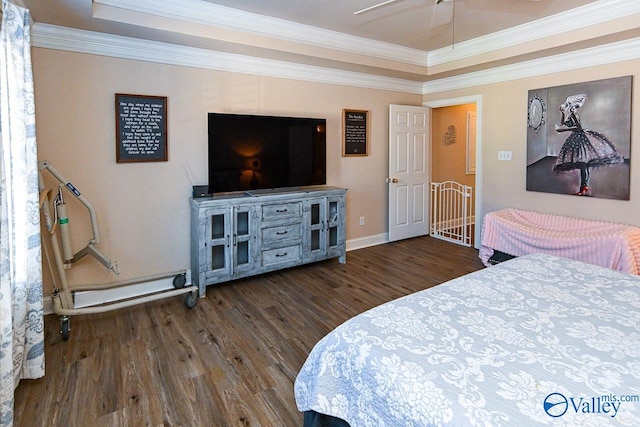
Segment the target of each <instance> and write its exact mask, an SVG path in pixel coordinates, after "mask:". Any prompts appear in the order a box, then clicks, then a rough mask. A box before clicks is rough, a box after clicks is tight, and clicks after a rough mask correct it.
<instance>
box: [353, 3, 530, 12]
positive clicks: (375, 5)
mask: <svg viewBox="0 0 640 427" xmlns="http://www.w3.org/2000/svg"><path fill="white" fill-rule="evenodd" d="M396 1H398V0H385V1H383V2H381V3H378V4H374V5H373V6H369V7H365V8H364V9H360V10H358V11H356V12H354V13H353V14H354V15H360V14H361V13H365V12H369V11H370V10H373V9H377V8H379V7H382V6H386V5H388V4H390V3H395V2H396ZM434 1H435V4H436V5H438V4H440V3H454V0H434ZM529 1H540V0H529Z"/></svg>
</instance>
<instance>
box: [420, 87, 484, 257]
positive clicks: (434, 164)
mask: <svg viewBox="0 0 640 427" xmlns="http://www.w3.org/2000/svg"><path fill="white" fill-rule="evenodd" d="M424 105H425V106H427V107H430V108H431V109H432V110H431V118H432V120H431V156H430V158H431V182H433V183H444V182H449V181H454V182H458V183H459V184H460V185H462V186H464V187H470V188H472V189H473V191H472V200H474V202H473V207H472V208H471V210H472V211H473V213H472V214H473V217H472V218H471V221H470V222H471V223H472V224H478V220H480V221H481V219H482V212H481V206H482V204H481V202H482V192H481V191H480V189H481V188H482V161H481V152H482V150H481V147H482V140H481V134H482V133H481V127H482V126H481V125H482V120H481V118H482V97H481V96H470V97H462V98H453V99H445V100H440V101H433V102H426V103H424ZM480 228H481V227H480V226H473V228H472V229H470V230H469V235H470V236H471V237H472V239H471V245H472V246H474V247H476V248H478V247H479V245H480V231H481V230H480Z"/></svg>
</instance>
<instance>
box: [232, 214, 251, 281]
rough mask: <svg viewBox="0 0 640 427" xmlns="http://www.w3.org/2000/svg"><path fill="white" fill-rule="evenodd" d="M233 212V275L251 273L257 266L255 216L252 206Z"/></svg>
mask: <svg viewBox="0 0 640 427" xmlns="http://www.w3.org/2000/svg"><path fill="white" fill-rule="evenodd" d="M230 209H231V210H232V212H233V233H232V236H231V244H232V246H231V258H232V260H233V270H232V274H238V273H243V272H246V271H251V270H253V268H254V265H255V258H256V257H255V247H254V246H255V245H254V241H253V239H254V238H255V235H256V231H255V230H254V226H255V224H254V223H255V214H254V209H253V207H252V206H237V207H233V208H230Z"/></svg>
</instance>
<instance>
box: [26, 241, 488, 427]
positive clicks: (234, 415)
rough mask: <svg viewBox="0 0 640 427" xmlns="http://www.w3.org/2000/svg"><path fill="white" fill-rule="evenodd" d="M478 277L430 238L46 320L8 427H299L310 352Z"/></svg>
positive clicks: (473, 256) (472, 260)
mask: <svg viewBox="0 0 640 427" xmlns="http://www.w3.org/2000/svg"><path fill="white" fill-rule="evenodd" d="M480 268H482V264H481V262H480V260H479V259H478V252H477V251H476V250H474V249H472V248H465V247H462V246H457V245H454V244H451V243H447V242H444V241H441V240H437V239H433V238H430V237H420V238H415V239H409V240H404V241H401V242H394V243H388V244H384V245H379V246H374V247H370V248H365V249H360V250H355V251H351V252H349V253H348V254H347V263H346V264H344V265H343V264H339V263H338V261H337V260H335V259H334V260H329V261H325V262H321V263H317V264H311V265H306V266H302V267H298V268H293V269H288V270H283V271H279V272H275V273H270V274H266V275H262V276H257V277H253V278H249V279H243V280H239V281H235V282H232V283H228V284H224V285H220V286H210V287H209V288H208V289H207V296H206V297H205V298H202V299H200V300H199V301H198V304H197V305H196V306H195V307H194V308H193V309H191V310H189V309H187V308H185V307H184V305H183V303H182V298H170V299H165V300H161V301H156V302H152V303H147V304H143V305H138V306H135V307H130V308H126V309H122V310H118V311H113V312H110V313H103V314H95V315H85V316H76V317H73V318H72V319H71V334H70V337H69V340H68V341H66V342H63V341H62V340H61V337H60V333H59V322H58V317H57V316H54V315H51V316H47V318H46V322H45V323H46V332H45V334H46V336H45V340H46V345H45V356H46V375H45V377H44V378H42V379H38V380H23V381H22V382H21V383H20V385H19V386H18V388H17V389H16V393H15V400H16V403H15V424H14V425H16V426H69V427H72V426H82V427H86V426H92V427H98V426H220V427H224V426H265V427H266V426H274V427H283V426H292V427H293V426H301V425H302V414H300V413H299V412H298V410H297V408H296V405H295V401H294V397H293V382H294V381H295V378H296V375H297V373H298V371H299V369H300V367H301V366H302V364H303V363H304V361H305V359H306V356H307V354H308V353H309V351H310V350H311V348H312V347H313V345H314V344H315V343H316V342H317V341H319V340H320V339H321V338H322V337H323V336H324V335H326V334H327V333H328V332H329V331H330V330H332V329H333V328H335V327H336V326H338V325H339V324H341V323H342V322H344V321H345V320H347V319H349V318H350V317H352V316H354V315H356V314H358V313H361V312H363V311H365V310H367V309H369V308H371V307H374V306H376V305H379V304H382V303H384V302H386V301H389V300H392V299H395V298H398V297H400V296H403V295H407V294H409V293H412V292H416V291H418V290H421V289H425V288H428V287H431V286H433V285H436V284H439V283H442V282H444V281H447V280H449V279H452V278H454V277H458V276H461V275H463V274H466V273H469V272H472V271H475V270H478V269H480Z"/></svg>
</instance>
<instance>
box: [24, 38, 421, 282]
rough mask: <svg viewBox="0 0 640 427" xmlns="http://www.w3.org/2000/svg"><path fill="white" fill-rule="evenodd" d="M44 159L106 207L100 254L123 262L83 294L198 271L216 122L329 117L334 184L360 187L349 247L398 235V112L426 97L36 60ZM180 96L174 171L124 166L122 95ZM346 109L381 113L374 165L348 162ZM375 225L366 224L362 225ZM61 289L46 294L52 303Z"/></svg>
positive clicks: (101, 211)
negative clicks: (394, 229) (391, 109)
mask: <svg viewBox="0 0 640 427" xmlns="http://www.w3.org/2000/svg"><path fill="white" fill-rule="evenodd" d="M33 66H34V80H35V94H36V126H37V138H38V157H39V159H40V160H44V159H46V160H49V161H50V162H51V164H52V165H53V166H54V167H55V168H56V169H57V170H58V171H59V172H60V173H61V174H62V175H63V176H65V177H66V178H67V179H68V180H69V181H71V182H72V183H73V184H74V185H75V186H76V187H78V189H79V190H80V191H81V192H82V193H83V195H84V196H85V197H86V198H87V199H88V200H89V201H90V202H91V203H92V204H93V205H94V207H95V209H96V212H97V215H98V220H99V224H100V231H101V238H102V239H101V243H100V245H99V248H100V249H101V250H102V251H103V252H104V253H105V254H106V255H107V256H108V257H110V258H111V259H115V260H117V261H118V264H119V269H120V271H121V275H120V276H119V277H114V276H113V275H111V274H108V273H107V272H106V271H105V269H104V268H103V267H102V266H101V265H100V264H98V263H97V262H95V261H94V260H90V259H87V260H82V261H81V262H79V263H77V264H76V265H75V266H74V268H73V269H72V270H71V271H70V272H69V278H70V281H71V283H73V284H80V283H91V284H93V283H102V282H108V281H113V280H122V279H127V278H134V277H141V276H146V275H150V274H155V273H162V272H170V271H175V270H179V269H186V268H189V203H188V198H189V197H190V195H191V182H190V180H189V178H188V174H187V172H186V170H185V169H186V168H188V169H189V171H190V173H191V175H192V176H193V178H194V180H195V181H196V183H198V184H206V181H207V112H214V111H215V112H234V113H255V114H274V115H295V116H312V117H326V118H327V163H328V165H327V166H328V170H327V181H328V182H327V183H328V184H329V185H335V186H343V187H346V188H348V190H349V191H348V196H347V240H349V241H357V239H361V238H366V237H369V236H376V235H381V234H384V233H386V231H387V199H388V198H387V184H386V183H385V178H386V175H387V163H388V151H387V150H388V149H387V135H388V106H389V104H392V103H395V104H410V105H419V104H420V102H421V98H422V97H421V96H419V95H411V94H403V93H394V92H388V91H378V90H369V89H359V88H350V87H345V86H337V85H327V84H318V83H307V82H302V81H294V80H283V79H275V78H267V77H259V76H250V75H242V74H233V73H225V72H216V71H211V70H201V69H195V68H185V67H177V66H168V65H161V64H152V63H146V62H137V61H131V60H123V59H114V58H108V57H102V56H96V55H87V54H78V53H70V52H63V51H56V50H50V49H41V48H36V49H34V50H33ZM115 93H128V94H142V95H157V96H166V97H168V129H169V131H168V140H169V161H168V162H152V163H129V164H117V163H116V160H115V106H114V94H115ZM343 108H351V109H361V110H369V111H370V118H371V124H370V126H371V127H370V138H371V139H370V155H369V156H367V157H348V158H344V157H342V156H341V150H342V142H341V130H340V129H341V113H342V109H343ZM67 201H68V204H69V208H70V211H71V212H70V215H69V216H70V221H71V224H72V230H73V235H72V239H73V244H74V250H78V249H80V248H81V247H82V246H84V245H85V244H86V243H87V240H88V239H89V237H90V233H89V231H88V229H87V225H88V220H87V218H86V215H85V211H83V210H82V209H81V207H80V206H79V204H78V203H77V201H75V200H74V199H73V198H72V197H70V196H69V197H67ZM360 216H364V217H365V225H364V226H360V225H359V217H360ZM49 289H51V287H50V286H49V284H47V285H46V288H45V294H48V293H49Z"/></svg>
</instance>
